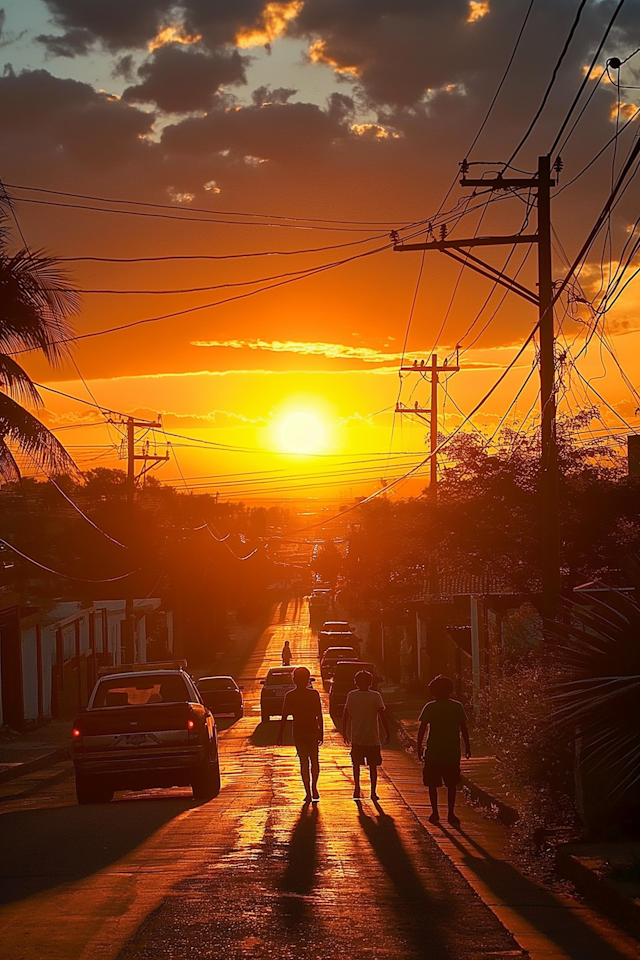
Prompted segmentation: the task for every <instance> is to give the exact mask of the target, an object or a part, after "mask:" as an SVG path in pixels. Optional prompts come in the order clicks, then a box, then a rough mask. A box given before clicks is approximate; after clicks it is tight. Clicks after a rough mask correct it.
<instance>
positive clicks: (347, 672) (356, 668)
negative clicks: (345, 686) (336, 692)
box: [334, 661, 376, 683]
mask: <svg viewBox="0 0 640 960" xmlns="http://www.w3.org/2000/svg"><path fill="white" fill-rule="evenodd" d="M361 670H368V671H369V673H370V674H372V676H373V677H374V678H375V675H376V668H375V667H374V665H373V664H372V663H362V662H360V661H355V662H354V663H338V665H337V667H336V675H335V678H334V681H335V682H337V683H346V682H347V681H349V682H352V681H353V678H354V677H355V675H356V673H360V671H361Z"/></svg>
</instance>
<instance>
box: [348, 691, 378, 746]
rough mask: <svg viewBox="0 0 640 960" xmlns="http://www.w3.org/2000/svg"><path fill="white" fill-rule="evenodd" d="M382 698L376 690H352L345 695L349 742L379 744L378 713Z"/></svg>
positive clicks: (366, 744)
mask: <svg viewBox="0 0 640 960" xmlns="http://www.w3.org/2000/svg"><path fill="white" fill-rule="evenodd" d="M384 709H385V706H384V700H383V699H382V697H381V696H380V694H379V693H378V691H377V690H352V691H351V692H350V693H349V694H348V695H347V701H346V703H345V710H348V711H349V715H350V717H351V743H355V744H357V745H358V746H361V747H378V746H380V730H379V729H378V714H379V712H380V710H384Z"/></svg>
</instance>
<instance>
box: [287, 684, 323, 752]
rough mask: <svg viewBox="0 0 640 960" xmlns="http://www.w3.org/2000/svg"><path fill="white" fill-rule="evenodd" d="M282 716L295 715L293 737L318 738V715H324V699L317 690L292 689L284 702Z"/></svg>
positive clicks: (296, 738)
mask: <svg viewBox="0 0 640 960" xmlns="http://www.w3.org/2000/svg"><path fill="white" fill-rule="evenodd" d="M282 716H283V718H284V717H293V739H294V741H295V740H308V739H309V738H311V739H313V738H314V737H315V739H316V740H317V739H318V738H319V736H320V728H319V726H318V716H322V701H321V700H320V694H319V693H318V691H317V690H310V689H309V688H308V687H305V688H304V689H303V690H300V689H299V688H298V687H296V689H295V690H290V691H289V693H288V694H287V695H286V697H285V698H284V703H283V704H282Z"/></svg>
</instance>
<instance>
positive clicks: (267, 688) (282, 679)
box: [260, 667, 295, 723]
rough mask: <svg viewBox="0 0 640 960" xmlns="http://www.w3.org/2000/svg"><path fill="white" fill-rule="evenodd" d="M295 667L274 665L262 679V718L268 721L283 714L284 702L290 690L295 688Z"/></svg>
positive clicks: (263, 720)
mask: <svg viewBox="0 0 640 960" xmlns="http://www.w3.org/2000/svg"><path fill="white" fill-rule="evenodd" d="M294 670H295V667H272V668H271V670H269V672H268V674H267V676H266V677H265V679H264V680H261V681H260V683H261V684H262V693H261V694H260V719H261V720H262V722H263V723H266V722H267V721H269V720H270V719H271V717H274V716H278V717H281V716H282V704H283V703H284V698H285V697H286V695H287V694H288V693H289V690H294V689H295V683H294V682H293V671H294Z"/></svg>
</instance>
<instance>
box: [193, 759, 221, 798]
mask: <svg viewBox="0 0 640 960" xmlns="http://www.w3.org/2000/svg"><path fill="white" fill-rule="evenodd" d="M191 789H192V790H193V797H194V800H213V798H214V797H217V796H218V794H219V793H220V760H219V758H218V759H217V760H216V761H215V763H213V764H212V763H209V762H208V761H207V763H205V764H204V766H203V767H202V768H201V769H200V770H199V771H198V774H197V776H196V777H194V779H193V780H192V781H191Z"/></svg>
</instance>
